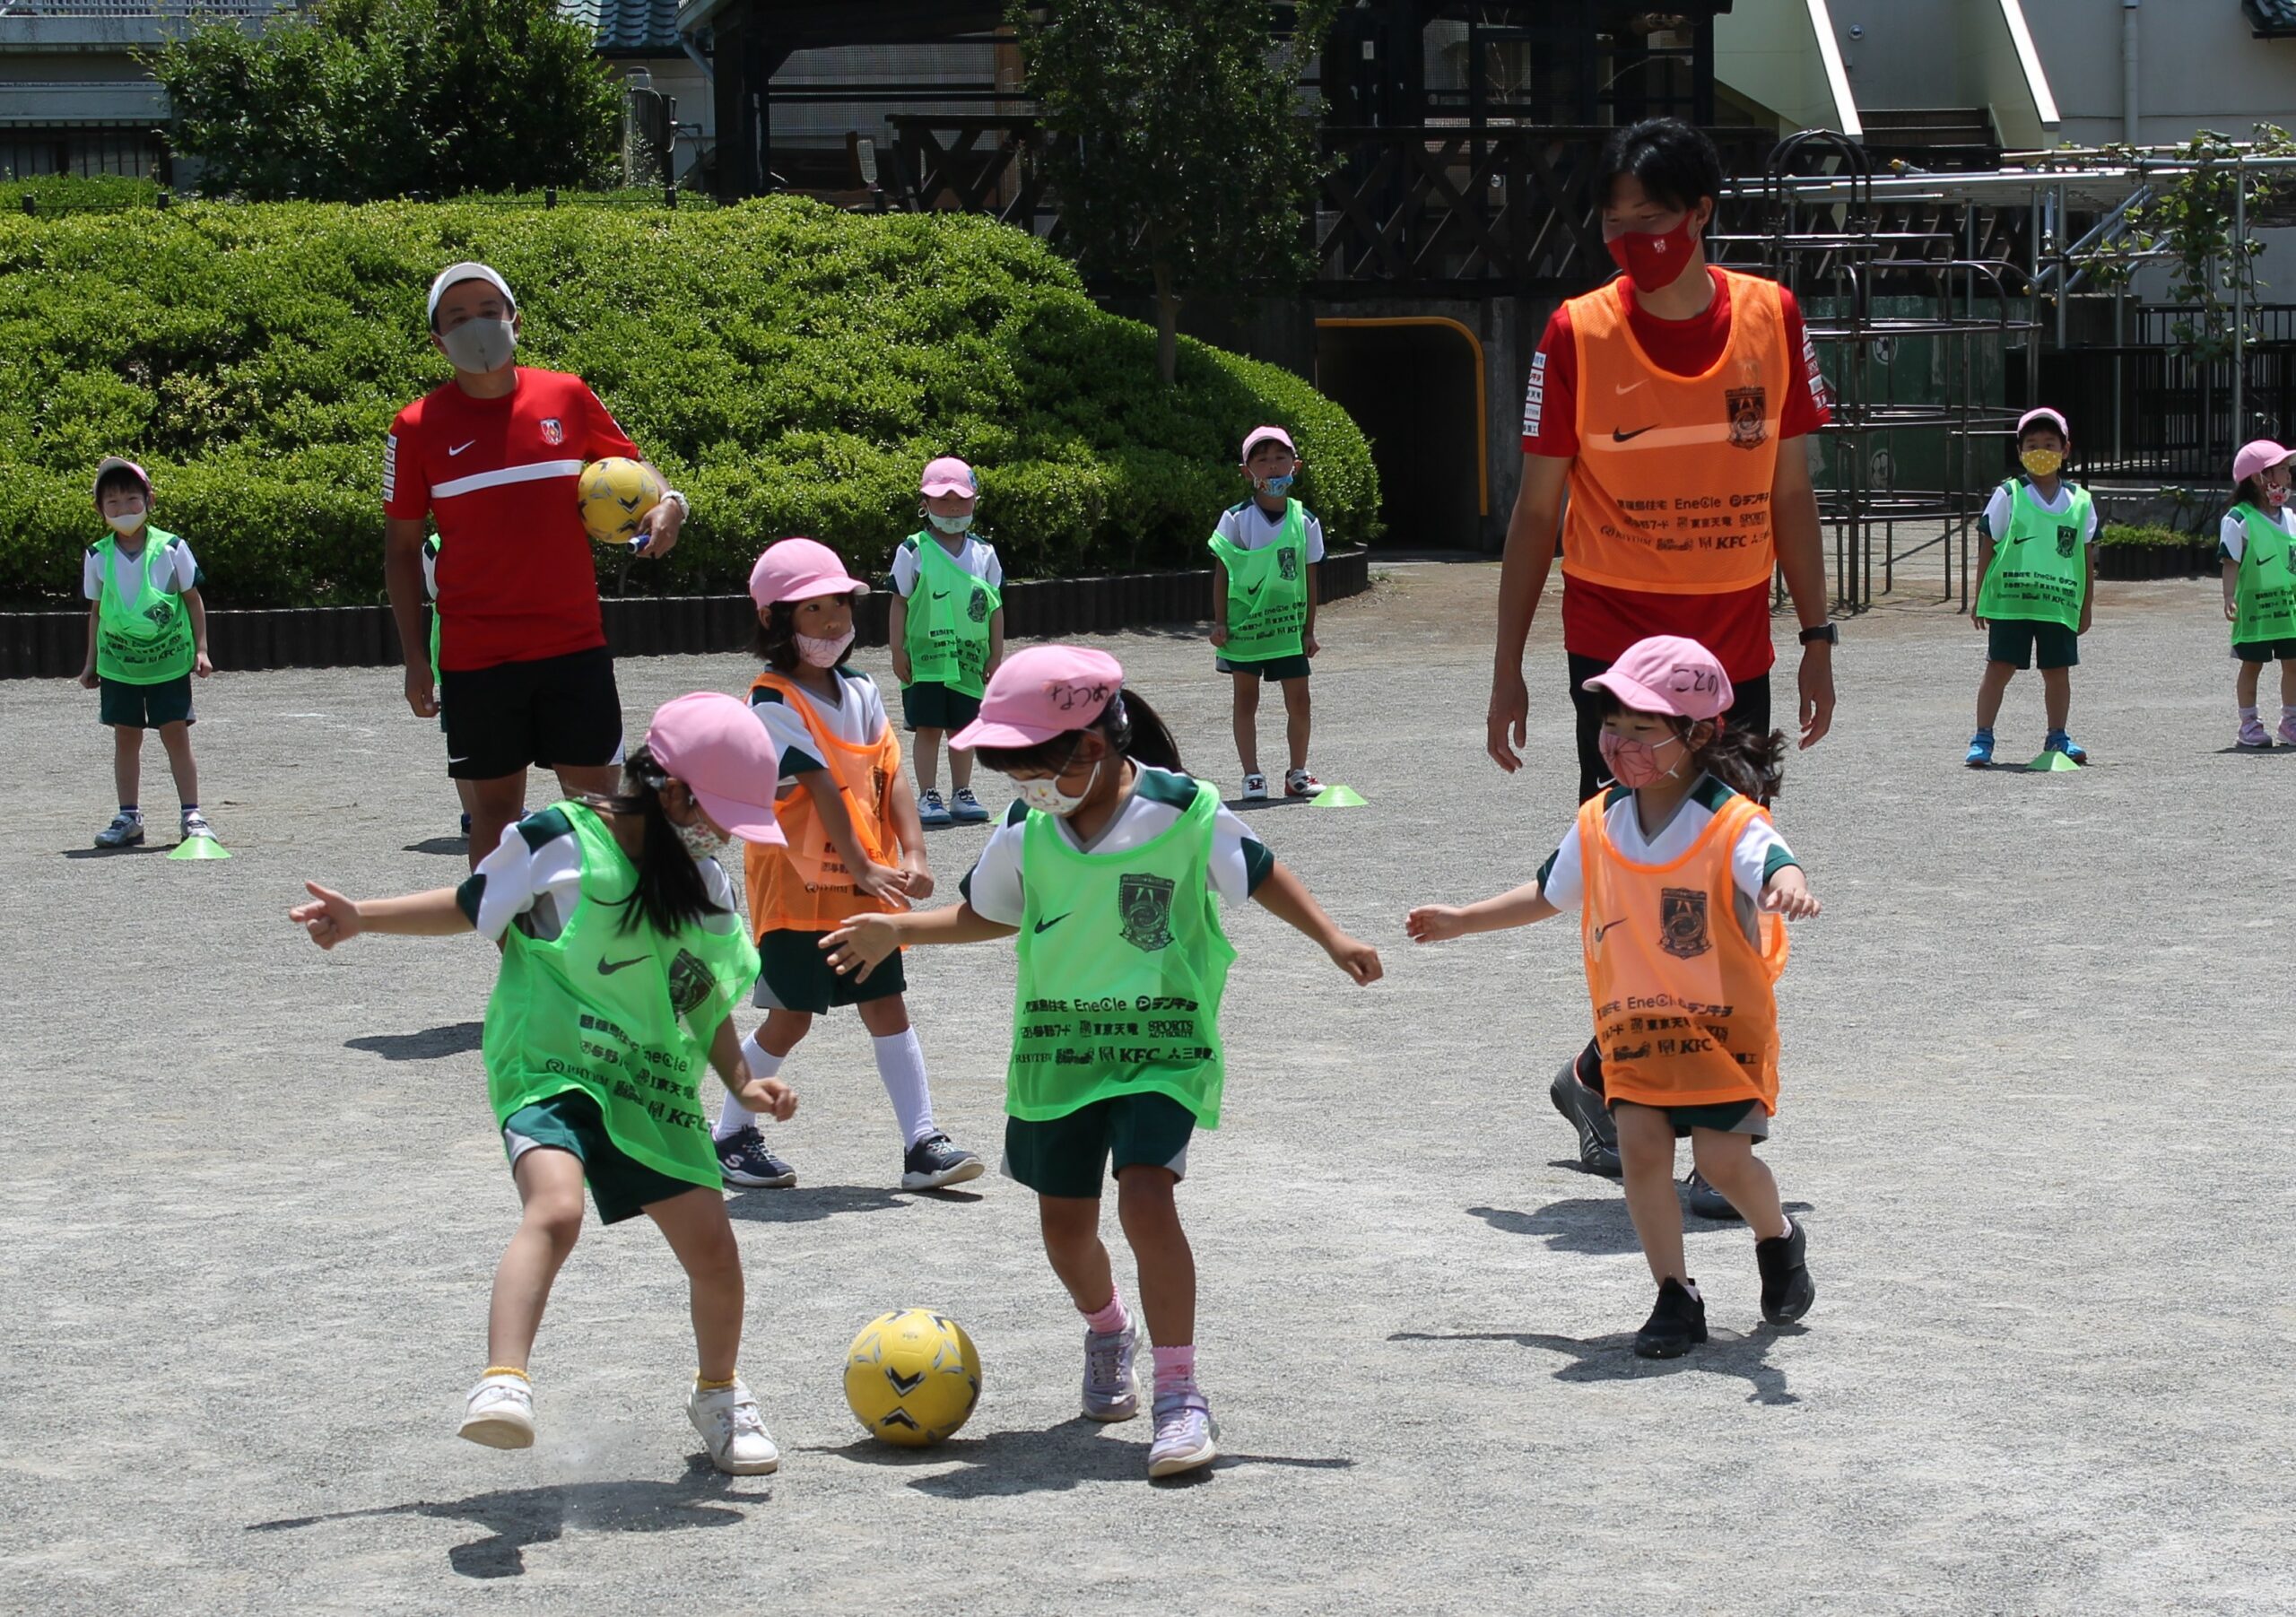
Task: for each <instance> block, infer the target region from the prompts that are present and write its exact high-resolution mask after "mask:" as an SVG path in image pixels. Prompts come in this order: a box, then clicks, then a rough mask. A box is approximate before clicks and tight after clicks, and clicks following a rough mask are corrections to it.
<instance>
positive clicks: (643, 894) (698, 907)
mask: <svg viewBox="0 0 2296 1617" xmlns="http://www.w3.org/2000/svg"><path fill="white" fill-rule="evenodd" d="M668 782H669V777H668V776H667V775H666V774H665V773H664V772H663V770H662V766H661V765H660V764H658V763H657V762H655V761H654V754H653V753H652V752H650V751H649V750H648V749H647V748H646V747H643V746H640V747H638V748H636V749H635V750H634V751H632V752H631V754H630V756H629V757H628V758H627V759H626V760H624V761H623V762H622V790H621V791H620V792H619V793H617V794H615V795H613V796H612V797H592V798H590V799H589V800H588V801H589V804H590V806H591V807H593V808H595V809H596V810H597V811H598V812H599V813H607V814H635V815H636V816H638V821H639V826H640V828H641V829H640V838H641V840H640V842H639V848H638V885H637V886H635V887H633V888H631V892H630V897H629V898H627V899H625V900H622V924H621V928H620V929H621V930H622V931H623V932H635V931H637V930H638V929H639V926H641V925H644V926H651V927H653V929H654V930H655V931H657V932H658V933H660V934H662V935H664V936H665V937H667V936H669V935H672V934H674V933H676V932H677V931H679V930H680V929H681V928H683V927H686V926H691V925H692V924H693V923H695V922H696V921H703V920H707V919H709V917H711V916H714V915H726V914H730V913H731V912H730V911H728V910H726V909H722V908H719V907H718V905H716V904H713V903H711V902H710V901H709V887H708V886H707V884H705V883H704V882H703V881H702V878H701V867H700V865H697V864H695V863H694V860H693V856H691V854H689V853H687V852H686V851H685V843H684V842H683V840H682V839H680V838H679V836H678V828H677V824H676V822H674V821H673V820H672V819H671V818H670V816H669V813H668V811H667V810H665V808H663V806H662V787H664V786H665V785H667V784H668Z"/></svg>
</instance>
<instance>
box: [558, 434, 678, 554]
mask: <svg viewBox="0 0 2296 1617" xmlns="http://www.w3.org/2000/svg"><path fill="white" fill-rule="evenodd" d="M578 488H579V491H580V495H579V497H580V500H581V502H582V526H584V527H585V528H587V529H588V530H589V534H590V537H591V538H592V539H594V540H596V542H597V543H600V544H627V543H629V542H630V541H631V540H632V539H635V538H637V537H638V530H639V527H640V526H642V525H643V524H644V522H645V520H646V514H647V513H648V511H651V510H652V509H654V508H655V507H656V506H657V505H659V504H661V503H662V495H663V493H664V492H665V491H664V489H663V487H662V480H661V479H660V478H659V477H657V476H656V475H655V474H653V473H652V472H651V471H650V470H648V467H647V466H646V465H645V463H644V462H643V461H636V460H631V459H629V458H628V457H626V456H619V455H617V456H613V457H612V458H610V459H606V460H594V461H592V462H591V463H590V464H589V465H587V466H584V467H583V468H582V480H581V482H580V483H579V484H578Z"/></svg>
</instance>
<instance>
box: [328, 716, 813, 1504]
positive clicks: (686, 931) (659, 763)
mask: <svg viewBox="0 0 2296 1617" xmlns="http://www.w3.org/2000/svg"><path fill="white" fill-rule="evenodd" d="M777 770H778V761H777V759H776V757H775V755H774V750H773V743H772V741H771V740H770V738H769V737H768V736H767V735H766V734H765V732H764V730H763V729H762V728H761V726H759V725H758V724H757V723H756V721H754V720H753V719H752V718H751V717H750V716H749V712H748V710H747V709H745V708H744V707H743V705H742V704H741V703H740V702H738V701H736V700H735V699H734V698H732V697H730V696H720V695H716V694H712V693H709V692H696V693H694V694H693V695H691V696H682V697H679V698H678V699H677V700H674V701H672V702H670V703H668V704H666V705H665V706H664V707H663V708H662V709H661V710H660V711H658V712H657V713H656V714H655V715H654V722H653V726H652V727H651V728H650V729H649V730H648V734H647V737H646V743H645V745H644V746H642V747H640V748H639V749H638V750H637V751H636V752H632V753H631V755H630V757H629V759H628V761H626V763H625V765H624V774H623V778H622V792H621V794H620V795H617V796H613V797H606V798H592V799H588V800H585V801H580V802H576V801H568V802H564V803H560V804H554V805H553V806H552V807H550V808H547V809H544V810H543V811H542V812H541V813H535V814H530V815H528V816H527V817H526V819H525V820H522V821H520V822H518V823H517V826H516V827H515V828H514V829H513V831H512V832H511V834H508V835H505V836H504V837H503V839H502V840H501V841H500V844H498V845H497V846H496V848H495V849H494V851H493V852H492V853H491V854H489V855H488V856H486V857H485V858H484V859H483V860H481V861H480V862H479V866H478V869H477V871H476V872H475V873H474V874H472V876H471V877H470V879H469V880H468V881H466V882H464V883H463V885H462V886H461V887H460V888H453V887H442V888H439V889H438V890H436V891H431V892H424V893H416V894H413V895H411V896H409V897H405V898H397V899H380V900H375V899H370V900H351V899H346V898H344V896H343V895H342V894H341V893H339V892H333V891H328V890H327V889H326V888H324V887H321V886H320V885H319V884H318V883H317V882H309V883H307V885H308V886H309V891H310V894H311V901H310V902H309V903H307V904H301V905H298V906H297V907H296V908H293V909H291V910H290V911H289V912H288V914H289V917H290V918H291V919H292V920H293V921H294V922H295V923H296V924H297V925H299V926H302V927H303V928H305V929H306V930H307V931H308V932H309V934H310V936H311V941H312V942H314V943H317V944H318V946H319V947H320V948H322V949H332V948H334V947H335V945H336V944H337V943H343V942H344V941H345V940H346V939H349V938H353V937H356V936H358V935H360V934H361V932H387V933H397V934H401V935H409V936H442V935H449V934H454V933H464V932H469V931H472V930H474V929H475V930H477V931H478V932H480V933H483V935H486V936H488V937H491V938H492V939H494V940H496V941H497V942H498V943H500V946H501V950H502V968H501V974H500V977H498V978H496V980H495V985H494V994H493V996H492V998H491V999H490V1000H489V1001H488V1002H487V1007H486V1035H485V1040H484V1050H485V1058H486V1076H487V1094H488V1099H489V1100H491V1103H492V1105H493V1108H494V1117H495V1121H496V1123H497V1124H498V1125H499V1126H500V1128H501V1130H502V1143H503V1149H504V1151H505V1152H506V1153H507V1154H508V1155H509V1159H510V1177H511V1178H512V1180H513V1182H515V1183H516V1185H517V1189H518V1199H519V1202H520V1204H522V1205H523V1207H524V1209H525V1212H524V1214H523V1216H522V1218H521V1219H520V1221H519V1224H518V1232H517V1235H515V1236H514V1237H512V1238H511V1240H510V1245H509V1248H508V1249H506V1250H505V1251H504V1252H503V1254H502V1260H501V1262H500V1265H497V1266H496V1269H495V1271H494V1300H493V1305H492V1308H491V1310H490V1312H489V1315H488V1319H487V1333H486V1337H487V1340H486V1347H487V1361H488V1362H487V1369H486V1373H485V1374H484V1376H483V1377H482V1378H480V1380H479V1383H478V1385H477V1386H476V1387H473V1388H472V1389H471V1393H470V1396H469V1399H468V1401H467V1403H466V1404H465V1409H464V1416H463V1424H462V1435H463V1436H464V1437H465V1438H467V1439H470V1440H471V1441H473V1442H474V1443H483V1444H485V1445H487V1446H488V1447H494V1448H524V1447H528V1446H529V1445H531V1444H532V1443H533V1442H534V1439H535V1419H534V1392H533V1386H532V1381H531V1378H530V1377H529V1375H528V1371H527V1361H528V1358H529V1355H530V1354H531V1353H532V1352H533V1349H534V1341H535V1332H536V1330H537V1329H538V1328H539V1327H540V1326H541V1324H542V1313H543V1308H544V1304H545V1303H546V1302H548V1300H549V1299H550V1290H551V1284H552V1282H553V1281H554V1280H555V1279H556V1278H557V1276H558V1271H559V1269H560V1268H561V1266H562V1265H564V1264H565V1262H566V1259H567V1256H568V1255H569V1254H570V1252H571V1251H572V1250H573V1248H574V1242H575V1239H576V1237H577V1236H578V1235H579V1234H580V1232H581V1228H582V1189H583V1186H584V1184H585V1183H586V1182H587V1184H588V1186H589V1190H590V1195H591V1198H592V1199H593V1200H594V1201H595V1202H596V1204H597V1209H598V1217H599V1219H600V1221H602V1222H604V1223H609V1224H613V1223H619V1222H621V1221H623V1220H625V1219H629V1218H634V1217H636V1216H637V1215H638V1214H639V1213H645V1214H646V1215H647V1216H648V1217H649V1218H651V1219H652V1220H653V1221H654V1223H655V1225H656V1226H657V1228H658V1229H659V1230H661V1231H662V1234H663V1236H664V1238H665V1239H667V1241H668V1242H669V1245H670V1250H671V1251H672V1252H673V1253H674V1254H675V1255H676V1256H677V1259H678V1262H679V1263H680V1264H681V1265H683V1267H684V1269H685V1272H686V1278H687V1282H688V1285H689V1288H690V1291H691V1305H692V1317H693V1332H694V1343H695V1346H696V1348H697V1350H698V1352H699V1356H700V1371H699V1373H698V1374H697V1375H696V1377H695V1378H694V1384H693V1390H692V1393H691V1396H690V1397H689V1398H688V1399H687V1402H686V1413H687V1415H688V1418H689V1419H691V1421H692V1422H693V1424H694V1428H695V1430H698V1431H700V1433H701V1436H702V1440H703V1441H704V1442H705V1443H706V1444H707V1445H708V1446H709V1457H710V1459H711V1461H712V1462H713V1463H714V1464H715V1465H717V1466H718V1469H719V1470H720V1471H726V1472H732V1473H737V1474H761V1473H765V1472H770V1471H771V1470H773V1469H774V1468H775V1467H776V1466H777V1465H778V1464H779V1463H780V1459H779V1454H778V1450H776V1449H775V1447H774V1445H773V1439H772V1438H771V1437H770V1435H769V1434H768V1433H767V1431H766V1429H765V1423H764V1421H763V1420H762V1419H761V1418H760V1416H759V1414H758V1407H757V1401H756V1400H755V1399H754V1398H752V1396H751V1395H750V1393H749V1389H748V1388H747V1387H744V1386H743V1384H742V1380H741V1378H740V1376H739V1374H738V1373H737V1371H736V1369H735V1358H736V1355H737V1353H738V1352H739V1351H740V1348H741V1341H742V1306H743V1287H742V1262H741V1251H740V1248H738V1247H737V1246H736V1245H735V1240H734V1230H733V1226H732V1224H731V1223H730V1222H728V1221H727V1220H726V1198H725V1194H724V1186H723V1181H722V1180H721V1178H719V1176H718V1159H717V1153H716V1152H715V1151H714V1150H713V1149H712V1147H711V1145H710V1142H709V1121H708V1119H707V1117H705V1116H704V1115H703V1111H702V1101H701V1100H700V1094H699V1091H698V1080H699V1078H700V1074H701V1071H702V1069H703V1067H705V1066H707V1067H709V1069H710V1070H712V1071H714V1072H715V1073H716V1074H718V1078H719V1079H720V1080H721V1081H722V1082H724V1084H725V1086H726V1090H727V1091H730V1092H731V1093H732V1095H733V1097H734V1098H735V1100H739V1101H740V1102H741V1103H742V1104H743V1105H744V1106H745V1107H747V1108H750V1109H751V1110H752V1111H759V1112H770V1113H771V1114H772V1115H773V1116H775V1117H780V1118H785V1119H786V1118H787V1117H789V1116H790V1114H791V1113H793V1112H794V1111H795V1110H796V1105H797V1098H796V1094H795V1092H794V1091H791V1090H790V1088H789V1087H788V1085H787V1084H785V1083H783V1082H781V1081H780V1080H778V1079H777V1078H765V1079H760V1078H758V1077H756V1076H755V1075H753V1074H752V1073H751V1072H750V1071H749V1069H748V1067H747V1066H746V1065H744V1062H743V1060H742V1056H741V1049H740V1046H739V1043H738V1041H737V1040H736V1038H735V1032H734V1023H733V1014H732V1013H733V1010H734V1007H735V1004H739V1003H740V999H741V996H742V995H743V994H744V992H746V991H747V989H748V987H749V985H750V982H751V980H752V978H755V977H756V975H757V951H756V950H755V949H753V948H752V947H751V945H750V941H749V934H748V930H747V928H746V927H745V926H744V925H743V922H742V917H741V916H740V914H739V912H738V911H737V910H736V908H735V900H734V890H733V883H732V882H731V881H730V880H729V879H728V878H727V877H726V873H725V871H724V869H723V868H722V867H721V866H720V865H718V858H717V856H718V854H719V853H720V852H722V851H724V849H725V848H726V845H727V844H728V843H729V842H730V841H731V840H732V839H735V838H737V837H738V838H740V839H742V840H743V841H744V842H750V843H765V844H778V843H779V842H780V841H781V839H782V833H781V831H780V830H779V829H778V827H777V826H776V824H775V822H774V816H773V804H772V793H773V782H774V780H775V778H776V774H777Z"/></svg>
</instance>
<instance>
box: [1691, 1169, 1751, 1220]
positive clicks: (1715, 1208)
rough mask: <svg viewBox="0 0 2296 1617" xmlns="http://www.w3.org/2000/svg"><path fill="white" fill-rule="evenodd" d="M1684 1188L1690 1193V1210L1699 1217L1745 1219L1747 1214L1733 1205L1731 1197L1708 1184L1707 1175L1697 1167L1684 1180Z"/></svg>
mask: <svg viewBox="0 0 2296 1617" xmlns="http://www.w3.org/2000/svg"><path fill="white" fill-rule="evenodd" d="M1683 1190H1684V1191H1685V1192H1687V1193H1688V1195H1687V1199H1688V1201H1689V1203H1690V1210H1691V1211H1692V1213H1696V1214H1698V1216H1699V1217H1700V1218H1702V1219H1723V1220H1735V1221H1738V1222H1741V1223H1743V1222H1744V1221H1745V1214H1744V1213H1740V1212H1739V1211H1738V1210H1737V1209H1736V1208H1735V1207H1733V1206H1731V1205H1730V1198H1729V1197H1728V1196H1726V1195H1723V1194H1722V1193H1721V1192H1720V1191H1718V1190H1717V1189H1715V1188H1714V1187H1713V1186H1711V1185H1709V1184H1708V1183H1707V1182H1706V1176H1705V1175H1704V1174H1702V1173H1700V1172H1699V1171H1698V1169H1695V1168H1693V1169H1691V1170H1690V1178H1687V1179H1684V1180H1683Z"/></svg>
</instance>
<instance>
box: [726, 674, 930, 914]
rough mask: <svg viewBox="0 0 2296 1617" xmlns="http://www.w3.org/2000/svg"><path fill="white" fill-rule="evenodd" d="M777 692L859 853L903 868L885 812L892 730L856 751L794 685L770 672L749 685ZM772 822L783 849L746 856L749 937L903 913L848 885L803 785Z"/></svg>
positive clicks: (893, 754) (894, 749)
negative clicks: (801, 725)
mask: <svg viewBox="0 0 2296 1617" xmlns="http://www.w3.org/2000/svg"><path fill="white" fill-rule="evenodd" d="M761 686H763V687H767V688H770V689H771V690H774V691H779V692H780V693H781V699H782V700H784V701H786V702H787V703H788V704H789V705H790V706H791V707H792V708H794V709H796V712H797V717H800V718H802V719H804V721H805V728H806V729H807V730H808V731H810V732H811V733H812V735H813V747H814V750H815V751H816V752H818V753H819V754H820V756H821V760H822V765H823V766H824V767H825V768H827V769H828V770H829V772H830V774H831V777H832V778H834V779H835V780H836V782H837V788H838V790H839V792H840V793H842V794H843V795H844V797H845V812H846V813H848V815H850V816H851V817H852V821H853V831H854V835H855V836H857V838H859V839H860V842H861V848H862V851H863V852H865V854H867V855H868V856H869V857H870V858H871V859H874V861H876V862H877V863H878V864H880V865H893V864H898V863H899V862H900V849H899V845H898V843H897V841H896V839H895V838H894V836H893V830H892V814H891V808H890V806H889V805H890V803H891V793H892V783H893V780H894V778H895V777H897V776H898V775H899V774H900V739H899V738H898V737H896V736H895V735H893V727H892V726H891V725H890V724H889V725H887V726H885V733H884V734H883V735H881V736H879V737H878V738H877V741H876V743H875V744H874V745H873V746H866V747H857V746H854V745H852V744H851V743H848V742H842V741H839V740H838V739H837V737H835V736H834V735H831V734H830V733H829V731H828V730H827V729H826V728H824V727H823V726H822V722H821V719H820V718H819V717H817V716H816V715H815V714H814V712H813V704H812V703H811V702H809V701H808V700H806V699H805V698H804V696H803V695H801V694H800V693H799V691H798V690H797V686H796V682H793V681H791V680H789V679H787V678H786V677H785V676H783V675H781V674H775V673H772V672H770V671H768V672H767V673H764V674H759V675H758V676H757V678H756V679H755V680H754V681H753V682H752V683H751V685H750V689H751V690H752V691H755V690H757V689H758V688H760V687H761ZM773 817H774V819H775V821H776V822H778V824H779V825H780V827H781V830H782V833H783V834H784V835H785V836H787V838H788V839H789V845H788V846H787V848H766V847H761V846H760V845H759V844H757V843H754V842H752V843H750V844H748V845H747V846H748V851H747V852H746V853H745V854H744V856H743V859H744V874H746V876H747V877H748V885H749V897H750V930H751V932H752V934H754V935H757V936H759V937H762V936H764V935H766V934H767V933H769V932H778V931H785V930H786V931H797V932H827V931H829V930H831V928H833V927H835V926H838V925H839V924H840V923H842V922H843V921H845V920H846V919H847V918H848V917H851V916H857V915H881V914H883V913H885V912H887V911H889V910H892V909H896V908H900V906H898V905H893V904H884V903H881V902H879V901H878V900H875V899H873V898H870V897H868V896H867V895H866V894H865V893H863V892H861V891H858V890H857V889H856V888H855V887H854V885H853V873H852V872H851V871H849V870H848V869H847V868H846V867H845V860H844V858H843V856H840V855H839V853H838V851H837V847H836V845H835V844H834V843H832V842H831V840H830V839H829V832H828V830H826V829H825V828H824V827H823V826H822V817H821V815H820V814H819V813H815V812H814V809H813V793H812V791H811V790H810V789H808V788H807V787H804V785H802V784H801V785H800V786H799V787H797V789H796V790H795V791H793V792H791V793H790V794H789V795H787V797H784V798H782V799H780V800H779V801H778V803H776V804H775V805H774V811H773Z"/></svg>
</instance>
